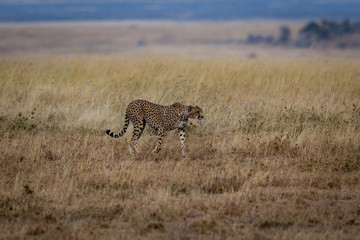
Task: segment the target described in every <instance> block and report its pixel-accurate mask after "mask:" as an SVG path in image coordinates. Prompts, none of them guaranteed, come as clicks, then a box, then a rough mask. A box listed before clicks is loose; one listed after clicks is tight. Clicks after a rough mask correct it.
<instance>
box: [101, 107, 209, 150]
mask: <svg viewBox="0 0 360 240" xmlns="http://www.w3.org/2000/svg"><path fill="white" fill-rule="evenodd" d="M189 118H194V119H198V120H202V119H203V118H204V116H203V113H202V109H201V108H199V107H198V106H196V107H193V106H185V105H183V104H180V103H174V104H172V105H170V106H162V105H159V104H155V103H152V102H149V101H146V100H134V101H132V102H131V103H130V104H129V105H128V107H127V108H126V113H125V125H124V127H123V129H122V130H121V131H120V132H119V133H114V132H112V131H110V130H106V131H105V132H106V134H108V135H109V136H111V137H114V138H118V137H122V136H123V135H124V134H125V133H126V130H127V128H128V126H129V122H130V121H131V122H132V124H133V126H134V131H133V136H132V138H131V141H130V145H129V150H130V153H131V154H136V153H138V152H139V151H140V149H139V147H138V145H137V141H138V139H139V138H140V136H141V134H142V133H143V131H144V128H145V125H146V124H148V125H149V126H150V127H151V128H152V129H154V130H155V131H157V142H156V146H155V149H154V150H153V152H156V153H158V152H159V151H160V150H161V144H162V140H163V137H164V135H165V132H166V131H171V130H174V129H178V134H179V137H180V146H181V155H182V156H183V157H185V151H184V147H185V128H186V126H187V124H188V119H189Z"/></svg>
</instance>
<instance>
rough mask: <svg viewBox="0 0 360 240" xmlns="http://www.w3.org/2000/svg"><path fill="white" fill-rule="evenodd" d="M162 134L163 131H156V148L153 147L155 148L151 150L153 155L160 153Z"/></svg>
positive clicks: (160, 129)
mask: <svg viewBox="0 0 360 240" xmlns="http://www.w3.org/2000/svg"><path fill="white" fill-rule="evenodd" d="M164 134H165V131H164V129H162V128H159V129H158V133H157V135H158V137H157V142H156V146H155V148H154V150H153V152H154V153H158V152H160V150H161V144H162V140H163V138H164Z"/></svg>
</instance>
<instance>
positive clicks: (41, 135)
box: [0, 56, 360, 239]
mask: <svg viewBox="0 0 360 240" xmlns="http://www.w3.org/2000/svg"><path fill="white" fill-rule="evenodd" d="M359 65H360V61H359V60H316V61H315V60H274V61H270V60H238V59H216V60H215V59H201V60H199V59H189V58H161V57H151V56H147V57H141V58H134V59H119V58H111V57H110V58H96V57H94V58H89V57H88V58H80V57H76V58H31V59H3V60H1V62H0V72H1V75H0V86H1V87H0V109H1V110H0V124H1V125H0V131H1V138H0V146H1V147H0V165H1V168H0V194H1V195H0V225H1V226H2V228H1V229H2V231H1V234H0V236H1V237H2V238H4V239H8V238H14V239H15V238H23V237H32V236H33V237H36V238H44V239H47V238H50V237H55V238H71V239H78V238H93V239H98V238H108V239H118V238H121V239H140V238H149V239H159V238H172V239H173V238H174V239H209V238H213V239H238V238H244V239H257V238H261V239H263V238H264V239H267V238H275V239H314V238H327V239H339V238H349V239H355V238H358V236H359V234H360V228H359V225H360V217H359V216H360V207H359V206H360V197H359V196H360V191H359V190H360V189H359V183H360V178H359V173H360V169H359V167H360V145H359V143H360V134H359V128H360V69H359V67H358V66H359ZM139 98H140V99H147V100H150V101H153V102H156V103H159V104H164V105H169V104H171V103H173V102H175V101H177V102H182V103H184V104H188V105H199V106H200V107H202V108H203V110H204V115H205V119H204V120H203V121H201V122H197V121H192V122H191V124H190V126H189V127H188V134H187V136H188V138H187V147H186V148H187V152H188V157H187V158H186V159H182V157H181V155H180V146H179V142H178V137H177V135H176V132H170V133H168V135H167V136H166V138H165V145H164V148H163V149H162V152H161V153H160V154H158V155H156V154H153V153H151V149H152V147H153V146H154V144H155V138H154V136H153V135H154V133H153V132H152V131H151V130H149V129H146V131H145V133H144V135H143V136H142V137H141V139H140V141H139V144H140V147H141V148H142V152H141V154H139V155H138V156H135V157H132V156H131V155H130V154H129V152H128V147H127V144H128V141H129V137H130V136H131V134H129V133H127V135H125V137H123V138H121V139H112V138H109V137H107V136H105V134H104V133H103V130H104V129H107V128H110V129H112V130H119V129H121V127H122V124H123V121H124V119H123V118H124V111H125V108H126V106H127V104H128V103H129V102H130V101H132V100H134V99H139ZM130 131H131V129H130Z"/></svg>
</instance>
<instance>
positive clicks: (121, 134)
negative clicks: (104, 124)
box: [105, 113, 129, 138]
mask: <svg viewBox="0 0 360 240" xmlns="http://www.w3.org/2000/svg"><path fill="white" fill-rule="evenodd" d="M128 127H129V116H128V114H127V113H126V114H125V124H124V127H123V129H122V130H121V131H120V132H119V133H114V132H112V131H110V130H109V129H108V130H106V131H105V133H106V134H107V135H109V136H110V137H114V138H119V137H122V136H123V135H124V134H125V133H126V130H127V128H128Z"/></svg>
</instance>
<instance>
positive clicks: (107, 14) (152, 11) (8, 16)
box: [0, 0, 360, 22]
mask: <svg viewBox="0 0 360 240" xmlns="http://www.w3.org/2000/svg"><path fill="white" fill-rule="evenodd" d="M319 18H326V19H333V20H340V19H345V18H348V19H350V20H359V19H360V1H358V0H354V1H350V0H347V1H335V0H329V1H320V0H315V1H314V0H302V1H298V0H289V1H285V0H278V1H263V0H261V1H260V0H237V1H236V0H222V1H214V0H206V1H205V0H194V1H189V0H182V1H176V0H175V1H160V0H152V1H106V0H105V1H96V0H90V1H50V0H47V1H46V0H45V1H39V0H22V1H9V0H0V21H1V22H24V21H35V22H36V21H87V20H90V21H98V20H175V21H193V20H196V21H197V20H210V21H219V20H225V21H226V20H251V19H280V20H297V19H319Z"/></svg>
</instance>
